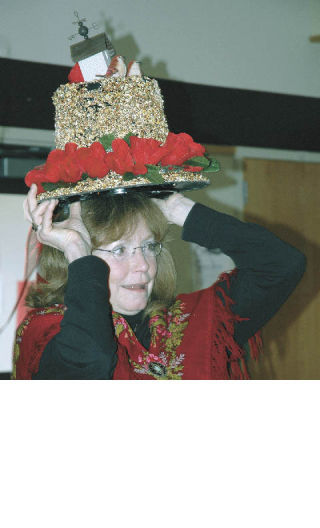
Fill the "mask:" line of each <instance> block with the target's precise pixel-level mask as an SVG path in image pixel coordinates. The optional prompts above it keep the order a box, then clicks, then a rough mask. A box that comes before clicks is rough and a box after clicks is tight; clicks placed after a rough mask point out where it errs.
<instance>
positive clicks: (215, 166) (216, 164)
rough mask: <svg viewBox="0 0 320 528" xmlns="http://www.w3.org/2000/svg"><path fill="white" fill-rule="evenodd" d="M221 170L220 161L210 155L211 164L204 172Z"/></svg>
mask: <svg viewBox="0 0 320 528" xmlns="http://www.w3.org/2000/svg"><path fill="white" fill-rule="evenodd" d="M219 170H220V163H219V162H218V160H216V159H215V158H212V157H210V165H209V166H208V167H206V168H205V169H203V171H202V172H218V171H219Z"/></svg>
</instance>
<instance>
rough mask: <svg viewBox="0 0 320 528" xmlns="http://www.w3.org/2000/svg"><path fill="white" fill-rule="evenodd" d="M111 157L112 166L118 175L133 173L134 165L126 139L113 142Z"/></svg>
mask: <svg viewBox="0 0 320 528" xmlns="http://www.w3.org/2000/svg"><path fill="white" fill-rule="evenodd" d="M110 154H111V156H110V157H109V159H110V161H111V165H112V170H114V171H115V172H116V173H117V174H125V173H126V172H133V170H134V163H133V159H132V156H131V153H130V148H129V145H128V143H127V142H126V141H125V140H124V139H114V140H113V141H112V152H110Z"/></svg>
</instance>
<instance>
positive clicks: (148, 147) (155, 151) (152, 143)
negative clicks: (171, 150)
mask: <svg viewBox="0 0 320 528" xmlns="http://www.w3.org/2000/svg"><path fill="white" fill-rule="evenodd" d="M130 145H131V148H130V151H131V154H132V156H133V159H134V161H135V162H136V163H138V164H143V165H145V164H149V165H157V163H159V161H160V160H161V158H162V157H163V156H164V155H165V154H166V149H163V148H162V147H161V143H160V141H157V140H156V139H152V138H139V137H136V136H131V137H130Z"/></svg>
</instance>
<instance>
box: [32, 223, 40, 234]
mask: <svg viewBox="0 0 320 528" xmlns="http://www.w3.org/2000/svg"><path fill="white" fill-rule="evenodd" d="M39 227H40V226H38V225H37V224H35V223H34V222H32V231H35V232H37V231H38V229H39Z"/></svg>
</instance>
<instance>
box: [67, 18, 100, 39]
mask: <svg viewBox="0 0 320 528" xmlns="http://www.w3.org/2000/svg"><path fill="white" fill-rule="evenodd" d="M74 15H75V16H76V17H77V19H78V20H76V21H75V22H72V24H78V32H77V33H74V35H70V37H68V38H69V40H73V39H74V38H75V37H76V36H77V35H80V37H83V38H84V39H85V40H87V39H88V38H89V37H88V34H89V31H90V29H98V27H99V24H96V23H95V22H93V23H92V26H91V27H90V28H88V26H85V25H84V22H86V21H87V19H86V18H80V17H79V13H78V11H74Z"/></svg>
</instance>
